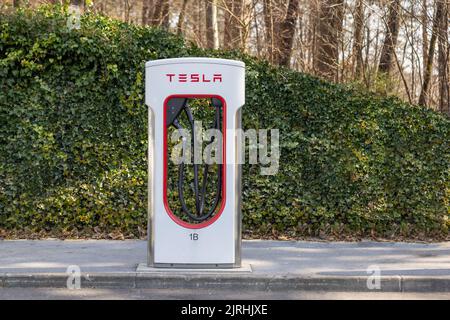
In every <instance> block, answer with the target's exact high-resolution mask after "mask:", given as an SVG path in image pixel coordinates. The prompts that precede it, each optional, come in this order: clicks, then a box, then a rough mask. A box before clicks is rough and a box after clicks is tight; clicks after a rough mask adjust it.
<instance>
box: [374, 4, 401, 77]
mask: <svg viewBox="0 0 450 320" xmlns="http://www.w3.org/2000/svg"><path fill="white" fill-rule="evenodd" d="M399 10H400V0H393V1H392V2H391V4H390V6H389V17H388V20H387V22H386V35H385V37H384V43H383V48H382V49H381V56H380V63H379V64H378V71H379V72H382V73H386V74H388V73H389V72H390V71H391V69H392V62H393V61H394V50H395V47H396V46H397V38H398V29H399V24H400V19H399Z"/></svg>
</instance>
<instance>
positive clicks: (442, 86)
mask: <svg viewBox="0 0 450 320" xmlns="http://www.w3.org/2000/svg"><path fill="white" fill-rule="evenodd" d="M439 1H440V2H445V0H439ZM448 10H449V3H448V2H447V3H443V12H442V18H441V21H440V25H439V32H438V34H439V54H438V63H439V111H441V112H445V113H447V114H448V115H449V116H450V96H449V95H450V92H449V91H450V90H449V85H450V82H449V81H450V79H449V59H450V55H449V42H448V41H449V39H448V32H447V31H448V18H449V13H448Z"/></svg>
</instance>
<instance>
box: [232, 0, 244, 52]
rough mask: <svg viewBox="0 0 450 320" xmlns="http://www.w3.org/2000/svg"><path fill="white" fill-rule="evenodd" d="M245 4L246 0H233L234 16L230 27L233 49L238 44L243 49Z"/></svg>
mask: <svg viewBox="0 0 450 320" xmlns="http://www.w3.org/2000/svg"><path fill="white" fill-rule="evenodd" d="M243 4H244V0H233V14H232V19H231V21H232V22H231V25H230V29H231V30H230V31H231V43H232V47H235V46H236V44H238V47H241V40H242V9H243Z"/></svg>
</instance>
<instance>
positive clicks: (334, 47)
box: [314, 0, 344, 81]
mask: <svg viewBox="0 0 450 320" xmlns="http://www.w3.org/2000/svg"><path fill="white" fill-rule="evenodd" d="M343 7H344V0H323V1H322V2H321V4H320V8H319V17H318V18H319V20H318V22H317V23H318V30H317V31H318V34H317V39H316V42H317V43H316V52H315V55H314V67H315V70H316V72H317V73H318V74H319V75H320V76H322V77H324V78H326V79H329V80H332V81H336V80H337V76H338V61H339V43H340V40H339V39H340V37H341V36H342V20H343Z"/></svg>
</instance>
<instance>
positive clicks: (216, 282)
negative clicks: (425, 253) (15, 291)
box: [0, 272, 450, 292]
mask: <svg viewBox="0 0 450 320" xmlns="http://www.w3.org/2000/svg"><path fill="white" fill-rule="evenodd" d="M0 287H7V288H12V287H15V288H24V287H25V288H30V287H32V288H36V287H38V288H43V287H46V288H66V287H67V274H65V273H35V274H20V273H3V274H0ZM81 287H82V288H121V289H130V288H139V289H144V288H152V289H178V288H183V289H195V288H202V289H218V288H219V289H232V290H255V291H278V290H301V291H330V292H332V291H334V292H337V291H339V292H349V291H351V292H450V277H449V276H429V277H425V276H417V277H412V276H382V277H381V287H380V289H372V290H370V289H368V288H367V277H364V276H297V275H286V276H271V277H269V276H259V275H233V274H154V273H153V274H148V273H136V272H123V273H91V274H86V273H82V276H81Z"/></svg>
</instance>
